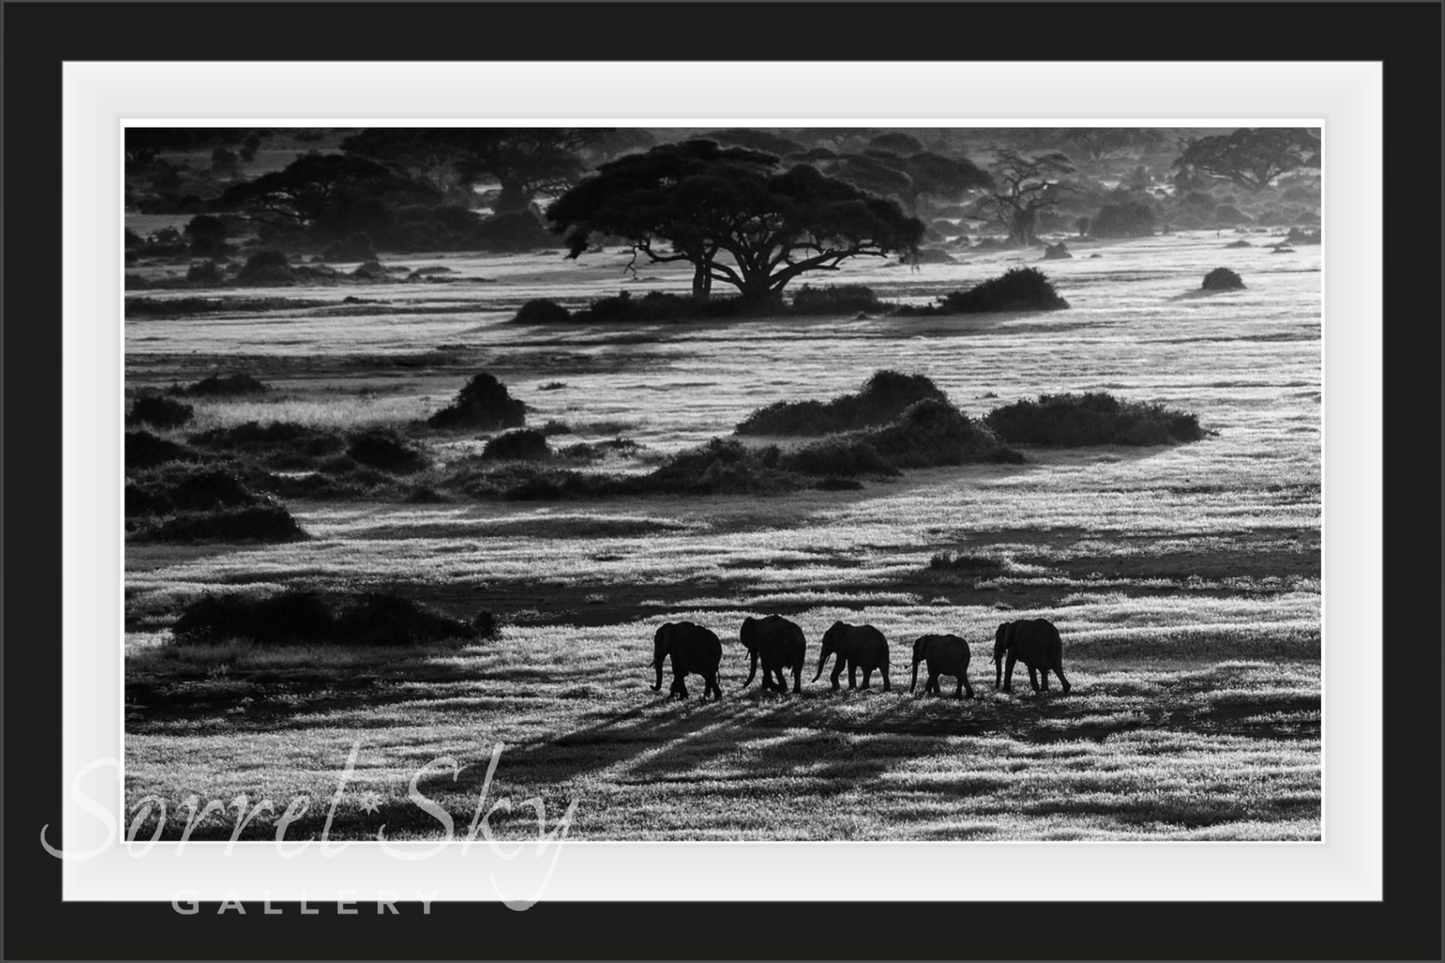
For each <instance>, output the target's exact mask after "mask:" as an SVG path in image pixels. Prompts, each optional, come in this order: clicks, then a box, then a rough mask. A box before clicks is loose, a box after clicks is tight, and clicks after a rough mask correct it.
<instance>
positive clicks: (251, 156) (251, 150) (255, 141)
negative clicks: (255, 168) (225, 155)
mask: <svg viewBox="0 0 1445 963" xmlns="http://www.w3.org/2000/svg"><path fill="white" fill-rule="evenodd" d="M260 149H261V133H260V132H259V131H252V132H251V133H249V134H247V135H246V139H245V140H243V141H242V142H241V150H240V151H239V154H240V157H241V160H243V161H246V162H247V163H250V162H251V161H253V160H255V159H256V151H258V150H260Z"/></svg>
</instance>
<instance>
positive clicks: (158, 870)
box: [32, 62, 1383, 902]
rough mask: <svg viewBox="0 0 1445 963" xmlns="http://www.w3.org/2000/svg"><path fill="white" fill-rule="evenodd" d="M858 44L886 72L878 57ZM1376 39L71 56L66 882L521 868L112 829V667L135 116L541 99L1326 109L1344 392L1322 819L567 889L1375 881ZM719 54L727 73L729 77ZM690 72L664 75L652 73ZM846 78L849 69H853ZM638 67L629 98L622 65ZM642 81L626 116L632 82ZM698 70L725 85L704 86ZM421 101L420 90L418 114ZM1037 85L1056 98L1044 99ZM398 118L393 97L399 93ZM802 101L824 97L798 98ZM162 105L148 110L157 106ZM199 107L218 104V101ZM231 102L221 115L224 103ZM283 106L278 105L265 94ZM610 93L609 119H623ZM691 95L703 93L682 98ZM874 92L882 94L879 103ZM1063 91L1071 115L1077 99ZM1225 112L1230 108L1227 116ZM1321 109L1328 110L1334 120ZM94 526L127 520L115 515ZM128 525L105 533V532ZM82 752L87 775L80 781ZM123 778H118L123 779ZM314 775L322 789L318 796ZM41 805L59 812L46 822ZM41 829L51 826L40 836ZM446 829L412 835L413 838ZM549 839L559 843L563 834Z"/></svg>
mask: <svg viewBox="0 0 1445 963" xmlns="http://www.w3.org/2000/svg"><path fill="white" fill-rule="evenodd" d="M860 70H866V71H867V74H868V79H869V83H867V84H858V83H857V77H858V72H859V71H860ZM1382 73H1383V71H1382V65H1381V64H1379V63H1354V62H1352V63H1280V64H1270V63H1220V64H1210V63H1167V62H1166V63H1148V64H1145V63H1067V64H1066V63H988V64H968V63H906V64H905V63H869V64H866V65H860V64H855V63H847V62H844V63H769V64H749V65H748V66H747V69H746V70H738V69H736V65H733V64H726V63H706V62H684V63H665V64H664V63H646V64H642V63H617V64H613V63H369V62H362V63H327V64H319V63H317V64H312V63H265V64H249V63H219V62H200V63H67V64H66V65H65V68H64V72H63V85H64V90H63V103H64V122H63V130H64V145H63V155H64V164H63V183H64V192H65V193H64V204H63V224H64V243H63V259H64V272H65V273H64V276H65V285H64V298H65V300H64V308H63V338H62V350H63V354H64V366H65V367H64V371H65V384H64V408H63V426H64V428H63V430H64V438H63V457H64V480H63V493H62V495H63V504H64V520H63V550H64V557H63V558H64V560H63V580H64V602H63V612H64V625H63V648H64V654H63V670H62V671H63V691H64V722H63V734H62V739H63V746H64V755H63V760H62V764H63V771H64V775H65V780H66V795H65V798H64V802H63V804H62V805H63V808H62V811H61V812H60V813H59V814H58V815H59V816H61V817H62V818H63V821H64V825H65V827H66V828H65V841H66V848H67V850H68V851H71V852H78V851H86V850H91V849H93V848H101V849H103V851H102V852H100V854H99V855H98V856H96V857H95V858H92V859H84V860H67V861H66V865H65V870H64V873H63V878H64V884H63V898H65V899H67V900H100V899H107V900H111V899H117V900H171V899H172V898H174V896H175V894H176V893H177V892H178V891H182V890H185V891H189V892H190V893H192V894H194V895H195V896H196V897H197V898H202V899H213V900H214V899H222V898H225V897H226V896H227V895H228V894H233V895H235V896H239V897H240V898H243V899H262V898H266V897H268V896H269V897H270V898H271V899H274V900H295V899H305V898H307V894H308V893H309V898H310V899H311V900H312V901H313V902H316V901H318V900H323V901H326V900H333V899H336V898H337V896H338V894H342V893H348V892H351V893H355V891H357V890H360V891H361V892H360V898H361V899H363V900H365V899H368V898H374V897H370V896H369V893H371V892H373V891H375V890H380V889H384V890H392V891H396V892H400V893H402V894H406V895H404V896H403V898H408V897H409V894H410V893H411V892H412V891H417V892H420V893H425V894H436V895H435V898H436V899H437V900H443V901H444V900H461V899H480V900H491V899H496V898H498V896H499V893H498V890H497V889H496V888H495V885H496V884H495V883H494V882H493V879H492V877H491V871H494V870H497V869H498V867H500V866H503V865H504V864H501V863H498V862H496V860H495V859H494V857H492V856H491V855H489V853H488V850H487V848H486V847H485V846H481V845H479V846H477V847H473V849H472V850H471V852H470V853H468V854H466V855H465V856H464V855H463V854H462V852H461V851H460V847H458V846H453V847H450V848H447V849H446V850H445V851H444V852H442V853H439V854H438V855H437V856H435V857H434V858H429V859H424V860H418V861H415V862H406V861H401V860H398V859H394V858H391V857H389V856H387V855H386V854H384V853H382V852H381V851H380V850H379V848H378V847H377V846H375V845H374V844H350V845H344V846H340V847H337V849H338V850H340V852H339V853H338V852H336V851H332V852H330V853H327V852H324V851H322V850H321V849H320V847H318V846H316V845H312V846H308V847H306V848H305V849H304V850H302V851H301V852H300V853H299V854H298V855H295V856H294V857H293V858H289V859H283V858H282V857H281V856H280V855H279V854H278V853H277V851H276V849H275V848H274V847H272V846H238V847H236V849H235V851H234V854H233V855H232V856H230V857H229V858H228V857H227V856H226V854H225V851H224V850H225V847H224V846H222V845H216V844H211V845H206V844H190V845H189V846H187V847H186V848H185V850H184V852H183V853H180V854H179V855H180V856H181V858H176V856H177V850H176V848H175V847H165V846H157V847H156V848H155V849H154V850H152V851H150V852H149V853H148V854H147V855H146V856H144V857H136V856H134V855H128V854H127V853H126V852H125V851H124V849H123V848H122V847H120V846H118V845H110V846H108V847H107V846H106V845H105V844H106V841H107V838H108V833H107V826H106V825H105V822H104V817H100V816H98V815H96V810H94V809H88V808H87V801H88V800H96V801H97V802H96V803H90V805H92V806H96V805H98V807H99V809H100V810H101V811H105V812H106V814H107V815H108V816H109V817H110V819H111V820H112V823H111V825H112V826H114V827H116V831H117V832H123V831H124V828H125V825H126V821H125V813H124V812H123V811H121V810H119V809H117V808H116V807H119V806H120V799H119V796H120V793H119V786H118V785H117V784H116V783H115V782H113V781H112V780H111V778H110V775H109V774H111V773H112V772H113V770H109V769H106V768H99V769H92V770H91V771H89V773H88V774H86V775H85V776H84V777H80V774H81V773H82V772H83V771H84V770H85V767H86V766H87V765H88V764H90V763H92V762H94V761H95V760H98V759H102V758H107V757H110V758H114V759H120V758H123V754H122V752H121V733H120V731H119V720H120V719H121V718H122V704H123V703H122V699H121V695H120V693H121V683H120V680H119V678H118V673H119V668H120V667H119V659H118V658H117V650H118V649H119V647H120V632H121V630H120V628H119V625H118V624H117V618H116V613H118V612H120V611H122V598H123V567H122V566H121V565H120V563H119V561H118V560H119V559H121V558H122V546H121V545H120V535H119V533H120V531H121V526H120V524H119V518H118V516H119V512H120V504H119V497H118V496H117V494H116V493H117V491H118V490H119V489H120V487H121V486H120V479H121V478H122V476H123V472H122V469H121V463H122V462H121V437H122V435H121V433H120V432H119V431H118V430H117V426H118V425H119V424H120V419H121V412H120V411H119V410H116V411H113V412H112V413H111V414H112V417H110V418H96V417H94V415H93V412H94V411H95V410H96V406H97V401H98V400H99V399H104V400H103V401H100V406H101V407H102V408H103V407H104V406H105V405H115V404H117V403H118V402H117V400H116V399H120V398H121V397H122V391H123V386H122V384H121V380H120V379H121V374H120V372H121V371H122V364H121V354H122V344H123V329H122V320H121V311H120V299H119V297H118V296H117V292H119V291H120V290H121V289H122V278H121V273H122V259H121V234H122V226H121V223H120V210H121V205H120V198H119V187H120V185H119V180H120V178H119V176H118V173H117V172H118V169H119V167H120V142H119V134H120V130H121V125H122V123H123V122H132V123H145V122H147V121H149V122H164V123H170V124H177V125H180V124H185V125H201V124H218V125H224V126H251V125H264V126H280V125H283V124H292V125H298V126H359V125H361V124H363V123H377V122H385V123H396V124H416V125H434V124H438V123H441V122H444V123H447V124H456V123H467V121H458V120H457V118H481V117H485V118H487V120H478V121H473V122H475V123H480V124H487V123H503V122H510V123H516V122H518V121H522V122H523V123H527V122H535V123H542V124H549V125H561V124H567V125H574V124H575V125H582V124H592V125H602V124H609V125H611V124H618V123H629V122H631V123H643V124H648V125H653V126H674V125H676V126H703V125H706V126H724V125H737V124H755V125H766V126H801V125H803V124H810V125H819V126H822V125H832V126H862V125H869V126H954V125H960V126H978V127H987V126H1014V127H1017V126H1037V125H1067V124H1089V125H1095V126H1099V125H1107V124H1110V123H1115V124H1120V125H1124V124H1129V125H1135V124H1139V125H1149V126H1182V125H1188V126H1237V125H1244V124H1250V125H1255V126H1259V125H1267V124H1271V123H1278V122H1279V121H1278V120H1276V118H1310V119H1311V120H1312V121H1313V122H1314V124H1318V125H1319V126H1322V127H1323V128H1324V152H1325V157H1326V163H1327V167H1328V171H1329V177H1328V179H1327V182H1326V195H1325V203H1326V206H1327V209H1328V212H1329V213H1328V224H1329V234H1330V239H1329V243H1328V244H1327V246H1326V250H1325V260H1326V265H1327V267H1326V270H1325V272H1324V284H1325V304H1326V306H1327V310H1326V320H1325V324H1326V338H1325V383H1326V384H1327V385H1328V386H1329V387H1328V390H1327V391H1326V393H1325V398H1324V416H1325V423H1326V425H1327V432H1326V439H1327V445H1326V449H1325V472H1324V477H1325V486H1324V500H1325V517H1326V519H1327V523H1326V528H1325V536H1324V560H1323V568H1324V583H1325V584H1326V585H1328V586H1349V591H1348V594H1346V593H1344V592H1331V593H1329V594H1327V595H1326V597H1325V601H1324V621H1325V626H1326V630H1327V631H1326V635H1325V640H1326V641H1325V646H1326V652H1327V655H1328V660H1329V663H1330V669H1331V672H1330V679H1329V683H1328V688H1327V697H1326V699H1325V721H1324V728H1325V733H1326V738H1325V757H1326V768H1325V797H1326V800H1327V803H1328V805H1327V807H1326V812H1325V839H1326V841H1325V842H1322V843H1314V844H1311V843H1202V842H1199V843H1148V842H1131V843H1090V844H1080V843H1076V842H1073V843H1022V844H1021V843H979V842H973V843H911V844H910V843H726V844H699V843H583V842H568V843H566V845H565V846H564V847H562V849H563V850H565V852H562V853H560V856H559V861H558V864H557V865H558V871H557V872H556V874H555V875H554V876H552V878H551V883H550V887H549V888H548V889H547V890H546V893H545V899H547V900H591V899H609V900H616V899H628V900H678V899H685V900H737V899H752V900H796V899H809V900H818V899H855V898H858V897H859V896H860V894H861V893H862V892H863V891H860V889H859V883H860V880H868V881H869V882H870V883H871V885H868V886H866V896H867V898H868V899H870V900H939V899H944V900H968V899H979V900H991V899H997V898H1000V894H1017V893H1020V892H1028V893H1029V894H1030V897H1031V898H1033V899H1037V900H1075V899H1089V900H1130V901H1136V900H1160V899H1165V900H1325V899H1330V900H1379V899H1381V898H1382V865H1381V812H1382V810H1381V798H1382V792H1381V776H1382V758H1381V746H1380V740H1381V734H1382V723H1381V696H1380V685H1379V681H1378V680H1379V674H1378V672H1377V669H1378V666H1379V652H1380V630H1381V615H1382V609H1381V584H1380V583H1381V574H1380V573H1381V563H1382V556H1381V533H1380V517H1381V506H1382V489H1381V480H1380V476H1381V469H1380V466H1381V456H1382V451H1383V449H1382V436H1381V427H1380V419H1381V411H1382V407H1381V385H1382V379H1381V338H1382V331H1383V322H1382V315H1381V292H1382V288H1381V256H1380V247H1379V240H1380V236H1381V234H1380V231H1381V200H1380V198H1381V187H1380V185H1381V182H1382V153H1381V150H1382V149H1381V143H1382V141H1381V118H1382V89H1383V88H1382ZM720 74H725V75H726V77H727V83H726V84H718V83H717V82H716V81H717V78H718V76H719V75H720ZM658 76H666V77H668V78H669V81H670V83H669V84H668V85H666V86H665V87H664V88H663V89H661V90H658V89H657V87H658V85H656V84H655V83H654V81H655V79H656V77H658ZM837 90H847V91H848V95H847V96H846V97H838V96H836V94H834V93H832V92H833V91H837ZM628 91H632V92H635V96H634V97H633V98H632V99H631V100H628V97H627V94H626V92H628ZM643 91H646V92H647V93H646V94H645V101H646V102H645V105H644V106H642V107H639V109H638V110H637V111H636V112H634V113H632V115H631V116H630V117H629V118H628V120H627V121H617V120H614V119H612V115H613V114H614V113H615V112H616V106H617V104H618V103H619V100H624V101H627V102H629V104H638V103H641V102H642V100H643V99H644V95H643V94H642V93H641V92H643ZM699 91H702V92H704V96H703V97H702V98H701V99H699V93H698V92H699ZM417 105H425V107H424V116H423V115H422V114H421V113H419V112H418V110H417ZM1042 112H1047V113H1048V114H1049V115H1050V118H1049V119H1041V114H1042ZM384 117H386V118H390V119H388V120H386V121H379V118H384ZM799 117H803V118H807V119H806V120H805V121H800V120H797V119H796V118H799ZM142 118H144V119H146V120H142ZM194 118H206V120H204V121H201V120H197V119H194ZM221 118H224V120H222V119H221ZM258 118H264V119H258ZM604 118H605V119H604ZM680 118H685V119H680ZM861 118H868V119H866V120H864V119H861ZM1060 118H1062V119H1060ZM1223 118H1228V119H1223ZM1314 124H1312V125H1314ZM97 533H111V534H109V536H105V535H101V536H98V535H97ZM107 538H109V541H108V542H107ZM72 780H77V781H76V783H75V785H76V786H78V787H80V788H81V789H82V790H83V793H84V797H86V798H82V797H80V796H78V795H77V794H75V793H73V792H72V791H71V788H72V786H71V783H72ZM107 800H109V802H107ZM317 802H318V803H320V802H321V801H319V800H318V801H317ZM36 828H38V827H36ZM32 838H33V837H32ZM431 848H432V847H431V845H430V844H427V845H420V846H415V847H410V849H412V850H413V851H425V850H429V849H431ZM553 852H554V853H558V852H559V851H558V850H556V849H554V850H553Z"/></svg>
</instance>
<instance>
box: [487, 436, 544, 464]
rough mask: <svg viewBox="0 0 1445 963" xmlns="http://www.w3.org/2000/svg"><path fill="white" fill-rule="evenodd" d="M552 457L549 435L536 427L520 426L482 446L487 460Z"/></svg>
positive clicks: (542, 459) (524, 459)
mask: <svg viewBox="0 0 1445 963" xmlns="http://www.w3.org/2000/svg"><path fill="white" fill-rule="evenodd" d="M551 457H552V449H551V448H550V447H549V446H548V445H547V436H546V435H544V434H542V433H541V432H540V431H538V430H536V429H535V428H518V429H516V430H515V431H509V432H507V433H506V434H502V435H498V436H497V437H495V438H493V439H491V440H490V441H488V442H487V444H486V446H485V447H484V448H482V458H484V459H486V460H487V461H546V460H547V459H548V458H551Z"/></svg>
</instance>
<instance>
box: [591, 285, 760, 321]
mask: <svg viewBox="0 0 1445 963" xmlns="http://www.w3.org/2000/svg"><path fill="white" fill-rule="evenodd" d="M765 310H767V311H769V312H772V311H774V310H776V311H779V312H781V305H778V306H776V307H775V306H773V305H769V306H767V308H766V309H765ZM740 313H742V303H741V301H740V300H739V299H738V298H712V299H710V300H708V301H698V300H696V299H694V298H691V297H684V296H682V295H680V294H665V293H663V292H662V291H648V292H647V293H646V294H645V295H643V296H642V297H640V298H634V297H633V296H632V293H631V292H630V291H623V292H622V293H620V294H618V295H617V296H616V297H612V298H599V299H598V300H596V301H593V302H592V303H591V304H589V305H588V306H587V307H585V308H583V309H582V310H580V311H576V312H573V314H572V319H573V320H574V321H599V322H614V323H615V322H634V323H639V324H670V323H673V322H677V321H685V320H688V319H690V318H734V317H737V316H738V315H739V314H740Z"/></svg>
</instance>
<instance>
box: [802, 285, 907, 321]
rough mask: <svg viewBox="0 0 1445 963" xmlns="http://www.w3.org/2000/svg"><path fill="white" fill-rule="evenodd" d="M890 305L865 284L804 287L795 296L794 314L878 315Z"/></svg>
mask: <svg viewBox="0 0 1445 963" xmlns="http://www.w3.org/2000/svg"><path fill="white" fill-rule="evenodd" d="M886 310H888V305H886V304H884V303H883V302H882V301H880V300H878V295H876V294H874V293H873V289H872V288H870V287H868V286H867V285H863V284H837V285H832V286H830V287H821V288H815V287H811V286H809V285H807V284H805V285H803V286H802V287H801V288H799V289H798V290H797V291H796V292H794V294H793V303H792V305H791V313H793V314H804V315H807V314H857V313H858V312H860V311H864V312H867V313H869V314H878V313H881V312H883V311H886Z"/></svg>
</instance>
